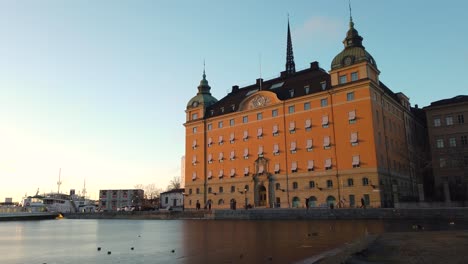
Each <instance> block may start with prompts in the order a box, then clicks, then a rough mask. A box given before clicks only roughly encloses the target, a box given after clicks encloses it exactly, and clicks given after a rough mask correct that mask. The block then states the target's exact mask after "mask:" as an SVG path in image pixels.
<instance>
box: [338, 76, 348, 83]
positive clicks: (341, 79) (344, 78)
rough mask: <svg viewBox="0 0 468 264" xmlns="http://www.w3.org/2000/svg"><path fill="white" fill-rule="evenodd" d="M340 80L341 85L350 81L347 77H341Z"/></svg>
mask: <svg viewBox="0 0 468 264" xmlns="http://www.w3.org/2000/svg"><path fill="white" fill-rule="evenodd" d="M339 80H340V84H343V83H346V82H347V81H348V78H347V76H346V75H340V77H339Z"/></svg>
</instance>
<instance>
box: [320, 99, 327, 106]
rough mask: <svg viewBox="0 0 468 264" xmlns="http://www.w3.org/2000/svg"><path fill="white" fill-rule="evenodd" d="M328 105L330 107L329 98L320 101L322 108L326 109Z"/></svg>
mask: <svg viewBox="0 0 468 264" xmlns="http://www.w3.org/2000/svg"><path fill="white" fill-rule="evenodd" d="M327 105H328V99H327V98H325V99H322V100H320V106H321V107H325V106H327Z"/></svg>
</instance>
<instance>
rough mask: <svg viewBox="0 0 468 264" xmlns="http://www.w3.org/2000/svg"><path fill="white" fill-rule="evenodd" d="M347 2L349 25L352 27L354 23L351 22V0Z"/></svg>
mask: <svg viewBox="0 0 468 264" xmlns="http://www.w3.org/2000/svg"><path fill="white" fill-rule="evenodd" d="M348 4H349V27H350V28H352V27H354V23H353V13H352V11H351V0H348Z"/></svg>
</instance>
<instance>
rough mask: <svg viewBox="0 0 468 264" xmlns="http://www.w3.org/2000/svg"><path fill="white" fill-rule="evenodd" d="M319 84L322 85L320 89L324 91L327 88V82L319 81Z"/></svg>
mask: <svg viewBox="0 0 468 264" xmlns="http://www.w3.org/2000/svg"><path fill="white" fill-rule="evenodd" d="M320 86H321V87H322V91H325V90H326V89H327V82H326V81H323V82H320Z"/></svg>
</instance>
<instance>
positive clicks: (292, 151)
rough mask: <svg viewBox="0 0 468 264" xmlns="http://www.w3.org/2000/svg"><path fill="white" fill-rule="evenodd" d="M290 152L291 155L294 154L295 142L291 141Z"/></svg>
mask: <svg viewBox="0 0 468 264" xmlns="http://www.w3.org/2000/svg"><path fill="white" fill-rule="evenodd" d="M290 150H291V153H292V154H294V153H296V151H297V149H296V142H295V141H292V142H291V148H290Z"/></svg>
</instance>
